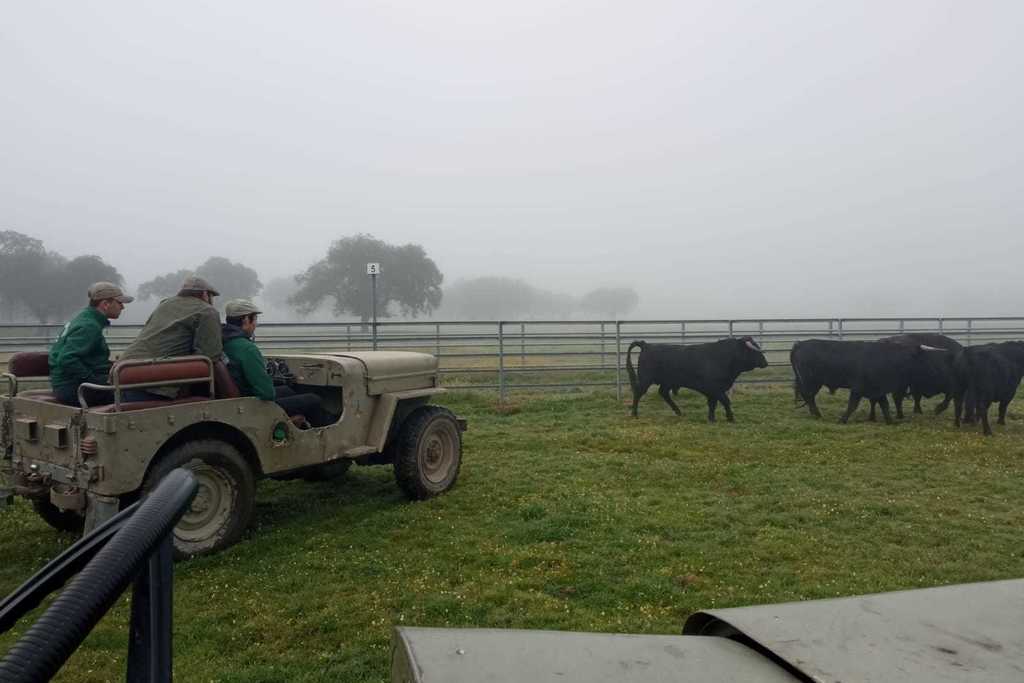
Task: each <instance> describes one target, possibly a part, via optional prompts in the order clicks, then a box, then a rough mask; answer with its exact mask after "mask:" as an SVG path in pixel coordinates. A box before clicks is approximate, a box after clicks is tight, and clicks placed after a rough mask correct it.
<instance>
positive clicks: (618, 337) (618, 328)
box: [615, 320, 622, 403]
mask: <svg viewBox="0 0 1024 683" xmlns="http://www.w3.org/2000/svg"><path fill="white" fill-rule="evenodd" d="M615 395H616V396H617V397H618V399H619V403H622V321H621V320H616V321H615Z"/></svg>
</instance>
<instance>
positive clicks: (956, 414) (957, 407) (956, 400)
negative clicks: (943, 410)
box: [953, 395, 964, 427]
mask: <svg viewBox="0 0 1024 683" xmlns="http://www.w3.org/2000/svg"><path fill="white" fill-rule="evenodd" d="M963 412H964V397H963V396H961V395H954V396H953V426H954V427H959V426H960V416H961V415H963Z"/></svg>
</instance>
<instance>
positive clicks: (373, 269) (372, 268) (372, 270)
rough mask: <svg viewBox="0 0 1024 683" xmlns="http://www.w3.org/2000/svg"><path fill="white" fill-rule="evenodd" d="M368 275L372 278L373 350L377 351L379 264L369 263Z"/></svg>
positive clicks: (367, 267)
mask: <svg viewBox="0 0 1024 683" xmlns="http://www.w3.org/2000/svg"><path fill="white" fill-rule="evenodd" d="M366 274H367V275H369V276H370V311H371V313H372V314H373V350H374V351H376V350H377V276H378V275H380V264H379V263H367V264H366Z"/></svg>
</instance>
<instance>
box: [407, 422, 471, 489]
mask: <svg viewBox="0 0 1024 683" xmlns="http://www.w3.org/2000/svg"><path fill="white" fill-rule="evenodd" d="M394 446H395V480H396V481H397V482H398V486H399V487H400V488H401V489H402V491H403V492H405V495H406V496H408V497H409V498H410V499H412V500H425V499H427V498H432V497H434V496H436V495H439V494H441V493H444V492H445V491H447V490H448V489H450V488H451V487H452V486H454V485H455V480H456V479H457V478H458V476H459V467H461V465H462V433H461V432H460V430H459V425H458V422H456V421H455V416H454V415H452V413H451V411H449V410H448V409H446V408H441V407H438V406H424V407H423V408H420V409H418V410H416V411H415V412H413V413H412V414H411V415H409V417H408V418H406V420H405V422H404V423H403V424H402V426H401V427H400V428H399V430H398V436H397V438H396V440H395V444H394Z"/></svg>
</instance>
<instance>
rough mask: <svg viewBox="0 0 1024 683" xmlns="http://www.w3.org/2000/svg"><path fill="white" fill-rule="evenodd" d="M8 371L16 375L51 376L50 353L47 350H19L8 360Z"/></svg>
mask: <svg viewBox="0 0 1024 683" xmlns="http://www.w3.org/2000/svg"><path fill="white" fill-rule="evenodd" d="M7 371H8V372H10V373H11V374H12V375H14V376H15V377H49V376H50V354H48V353H47V352H46V351H19V352H18V353H16V354H14V355H13V356H11V357H10V358H9V359H8V360H7Z"/></svg>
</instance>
